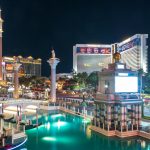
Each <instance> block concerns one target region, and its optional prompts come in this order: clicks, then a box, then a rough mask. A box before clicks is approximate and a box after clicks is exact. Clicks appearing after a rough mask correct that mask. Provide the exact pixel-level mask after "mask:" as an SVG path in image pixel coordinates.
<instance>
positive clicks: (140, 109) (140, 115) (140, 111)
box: [138, 104, 142, 126]
mask: <svg viewBox="0 0 150 150" xmlns="http://www.w3.org/2000/svg"><path fill="white" fill-rule="evenodd" d="M138 117H139V122H138V124H139V126H141V117H142V106H141V104H139V116H138Z"/></svg>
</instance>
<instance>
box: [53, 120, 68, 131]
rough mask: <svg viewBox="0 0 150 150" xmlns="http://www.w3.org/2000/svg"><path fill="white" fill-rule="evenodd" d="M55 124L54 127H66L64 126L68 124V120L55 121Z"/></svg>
mask: <svg viewBox="0 0 150 150" xmlns="http://www.w3.org/2000/svg"><path fill="white" fill-rule="evenodd" d="M53 126H54V127H58V129H59V128H60V127H62V126H63V127H64V126H67V122H64V121H58V122H55V123H54V124H53Z"/></svg>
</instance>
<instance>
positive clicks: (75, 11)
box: [0, 0, 150, 76]
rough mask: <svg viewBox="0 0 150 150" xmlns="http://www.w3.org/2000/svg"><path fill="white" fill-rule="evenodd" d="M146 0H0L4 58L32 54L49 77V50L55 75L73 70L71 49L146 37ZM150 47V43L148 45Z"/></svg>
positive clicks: (149, 8) (149, 21)
mask: <svg viewBox="0 0 150 150" xmlns="http://www.w3.org/2000/svg"><path fill="white" fill-rule="evenodd" d="M149 3H150V2H149V0H97V1H96V0H91V1H90V0H89V1H87V0H0V6H1V9H2V18H3V20H4V25H3V30H4V33H3V56H13V55H16V56H17V55H22V56H23V57H27V56H30V55H31V56H33V57H34V58H39V57H40V58H41V59H42V60H43V61H42V63H43V65H42V75H44V76H49V72H50V67H49V65H48V63H47V60H48V58H49V57H50V50H51V47H53V48H54V49H55V52H56V56H57V57H58V58H60V60H61V63H59V65H58V69H57V71H58V72H71V71H72V64H73V56H72V51H73V45H75V44H86V43H88V44H90V43H91V44H93V43H94V44H110V43H113V42H120V41H122V40H124V39H126V38H128V37H129V36H132V35H134V34H136V33H146V34H150V4H149ZM149 43H150V42H149Z"/></svg>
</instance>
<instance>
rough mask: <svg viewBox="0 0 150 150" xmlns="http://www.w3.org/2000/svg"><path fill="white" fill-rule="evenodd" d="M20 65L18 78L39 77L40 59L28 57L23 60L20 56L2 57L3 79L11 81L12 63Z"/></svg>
mask: <svg viewBox="0 0 150 150" xmlns="http://www.w3.org/2000/svg"><path fill="white" fill-rule="evenodd" d="M16 60H17V62H18V63H20V64H21V66H20V69H19V76H41V59H40V58H38V59H34V58H33V57H31V56H29V57H27V58H24V57H22V56H17V57H16V56H13V57H3V63H2V64H3V65H2V66H3V79H5V80H7V81H12V80H13V75H14V67H13V66H14V63H15V62H16Z"/></svg>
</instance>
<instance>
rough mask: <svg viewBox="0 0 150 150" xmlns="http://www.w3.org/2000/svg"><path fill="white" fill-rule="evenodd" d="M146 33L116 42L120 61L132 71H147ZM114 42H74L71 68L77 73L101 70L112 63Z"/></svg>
mask: <svg viewBox="0 0 150 150" xmlns="http://www.w3.org/2000/svg"><path fill="white" fill-rule="evenodd" d="M147 38H148V34H135V35H134V36H132V37H130V38H128V39H126V40H124V41H122V42H120V43H115V44H117V51H118V52H119V53H120V54H121V62H122V63H125V64H126V66H127V68H129V69H132V70H134V71H136V70H138V69H143V71H144V72H147V71H148V61H147V49H148V46H147ZM115 44H100V45H99V44H96V45H95V44H76V45H75V46H73V69H74V71H75V72H77V73H81V72H87V73H91V72H93V71H101V70H102V68H107V66H108V64H109V63H113V59H112V58H113V54H114V53H115V51H114V48H113V47H114V45H115Z"/></svg>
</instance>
